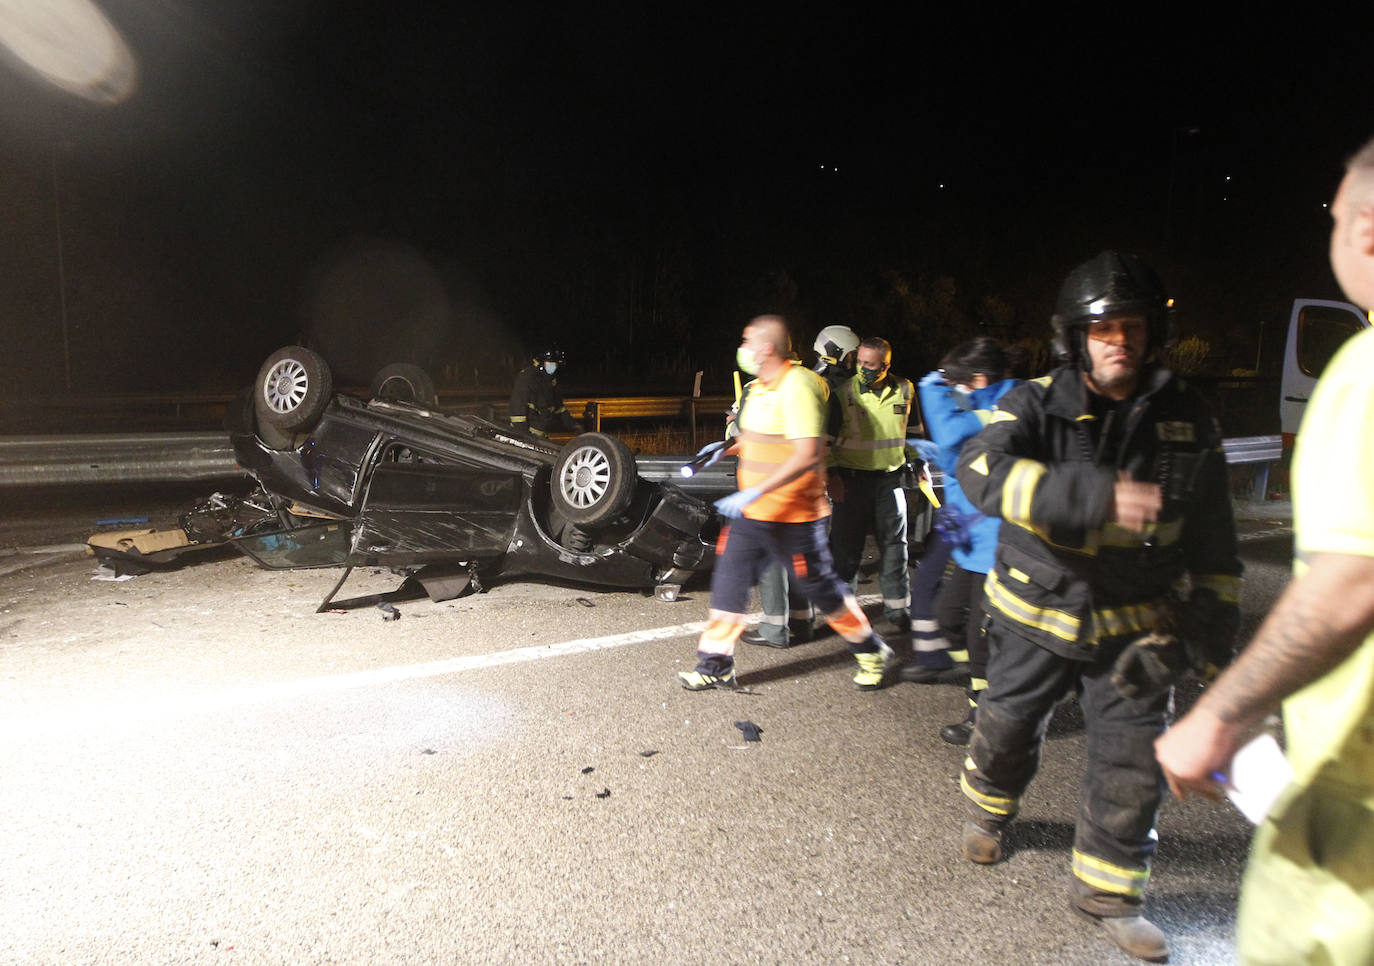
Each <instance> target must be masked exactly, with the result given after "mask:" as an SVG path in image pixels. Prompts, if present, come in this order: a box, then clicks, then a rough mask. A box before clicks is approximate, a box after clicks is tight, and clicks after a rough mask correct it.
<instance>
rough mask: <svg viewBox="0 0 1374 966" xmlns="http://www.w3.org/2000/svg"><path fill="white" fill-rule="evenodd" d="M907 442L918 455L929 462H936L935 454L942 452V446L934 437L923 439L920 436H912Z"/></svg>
mask: <svg viewBox="0 0 1374 966" xmlns="http://www.w3.org/2000/svg"><path fill="white" fill-rule="evenodd" d="M906 444H907V445H908V446H910V447H911V448H912V449H914V450H915V451H916V455H917V456H919V457H921V459H923V460H925V461H926V462H927V463H934V462H935V456H936V454H938V453H939V452H940V446H939V444H937V443H936V442H935V440H933V439H922V438H921V437H919V436H912V437H910V438H909V439H907V441H906Z"/></svg>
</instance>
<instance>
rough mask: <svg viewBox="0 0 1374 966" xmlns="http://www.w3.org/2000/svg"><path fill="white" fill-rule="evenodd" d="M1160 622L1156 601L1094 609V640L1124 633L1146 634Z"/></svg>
mask: <svg viewBox="0 0 1374 966" xmlns="http://www.w3.org/2000/svg"><path fill="white" fill-rule="evenodd" d="M1157 623H1159V605H1158V604H1155V603H1144V604H1123V605H1122V606H1120V607H1104V608H1103V609H1102V610H1095V611H1093V625H1094V632H1093V640H1094V641H1096V640H1098V639H1100V638H1103V637H1119V636H1121V635H1122V634H1144V633H1146V632H1147V631H1151V630H1153V629H1154V627H1155V625H1156V624H1157Z"/></svg>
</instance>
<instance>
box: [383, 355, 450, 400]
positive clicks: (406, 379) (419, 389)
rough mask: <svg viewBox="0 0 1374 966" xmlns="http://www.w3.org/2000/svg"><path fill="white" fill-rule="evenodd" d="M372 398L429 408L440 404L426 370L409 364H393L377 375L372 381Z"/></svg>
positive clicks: (432, 381)
mask: <svg viewBox="0 0 1374 966" xmlns="http://www.w3.org/2000/svg"><path fill="white" fill-rule="evenodd" d="M372 398H373V399H386V400H390V401H393V402H413V403H415V404H416V405H418V406H425V407H429V408H433V407H434V406H437V405H438V404H439V394H438V393H437V392H436V391H435V389H434V380H433V379H431V378H430V376H429V373H427V372H425V370H423V369H421V368H420V367H419V366H416V365H412V364H411V363H409V362H393V363H392V364H391V365H389V366H386V367H384V368H383V369H382V371H381V372H379V373H377V375H376V377H375V378H373V380H372Z"/></svg>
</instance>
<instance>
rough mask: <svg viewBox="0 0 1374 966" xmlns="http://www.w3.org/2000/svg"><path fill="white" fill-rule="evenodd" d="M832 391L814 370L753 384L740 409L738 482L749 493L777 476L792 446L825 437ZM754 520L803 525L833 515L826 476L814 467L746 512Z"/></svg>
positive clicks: (791, 368) (797, 369)
mask: <svg viewBox="0 0 1374 966" xmlns="http://www.w3.org/2000/svg"><path fill="white" fill-rule="evenodd" d="M829 396H830V387H828V386H827V385H826V384H825V380H824V379H822V378H821V377H820V376H818V375H816V373H814V372H812V371H811V370H810V369H805V368H803V367H802V366H799V365H797V364H796V363H789V364H788V366H787V368H785V369H784V370H783V371H782V373H781V374H780V375H779V376H778V377H777V378H776V379H774V380H773V382H772V383H771V384H766V383H765V382H764V381H763V380H762V379H755V380H754V381H753V382H752V383H750V390H749V395H748V397H747V402H746V403H745V405H743V406H742V407H741V408H740V414H739V419H738V420H737V422H738V423H739V428H740V436H739V440H740V452H739V469H738V471H737V475H736V478H737V479H738V481H739V488H740V489H741V490H746V489H748V488H750V487H752V486H756V485H758V484H759V483H761V482H763V481H764V480H765V479H767V478H768V477H769V476H772V475H773V473H775V472H776V471H777V469H778V467H779V466H781V465H782V464H783V463H785V462H786V461H787V459H788V457H789V456H791V455H792V440H793V439H801V438H814V439H820V438H821V437H823V436H824V435H825V413H826V400H827V399H828V398H829ZM744 515H745V516H746V517H748V518H749V519H751V520H771V521H775V522H780V523H805V522H809V521H811V520H819V519H821V518H823V517H827V516H829V515H830V503H829V501H827V500H826V498H825V473H824V467H823V466H822V461H821V459H820V458H819V457H818V458H817V461H816V465H815V466H813V467H811V468H810V469H808V470H807V471H806V472H804V473H802V474H801V476H799V477H797V478H796V479H794V480H792V481H791V482H789V483H786V484H784V485H782V486H780V487H778V488H777V489H775V490H771V491H769V492H768V493H765V494H764V495H763V496H761V497H759V498H758V499H757V500H755V501H754V502H753V503H750V504H749V505H748V506H746V507H745V508H744Z"/></svg>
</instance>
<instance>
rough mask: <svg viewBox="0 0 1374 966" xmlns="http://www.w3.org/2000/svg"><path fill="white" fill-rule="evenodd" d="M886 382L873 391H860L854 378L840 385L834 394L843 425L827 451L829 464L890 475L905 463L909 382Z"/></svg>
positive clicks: (855, 377) (891, 377) (909, 408)
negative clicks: (842, 418)
mask: <svg viewBox="0 0 1374 966" xmlns="http://www.w3.org/2000/svg"><path fill="white" fill-rule="evenodd" d="M888 382H889V385H886V386H884V387H883V388H882V389H879V390H875V391H872V392H861V391H860V386H861V385H862V383H860V382H859V377H858V376H857V375H856V376H853V377H852V378H850V379H849V380H847V381H846V382H844V383H841V384H840V386H839V388H838V389H837V390H836V392H837V393H839V402H840V410H841V412H842V414H843V416H844V422H843V424H842V425H841V427H840V434H839V436H837V437H836V438H835V442H834V444H833V445H832V447H831V450H830V462H831V464H832V465H834V466H841V467H845V468H846V469H851V470H884V471H889V472H890V471H892V470H895V469H899V468H900V467H901V466H902V465H903V464H904V463H906V427H907V420H908V419H909V418H910V417H911V396H912V388H911V381H910V380H908V379H900V378H896V377H893V376H889V377H888Z"/></svg>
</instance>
